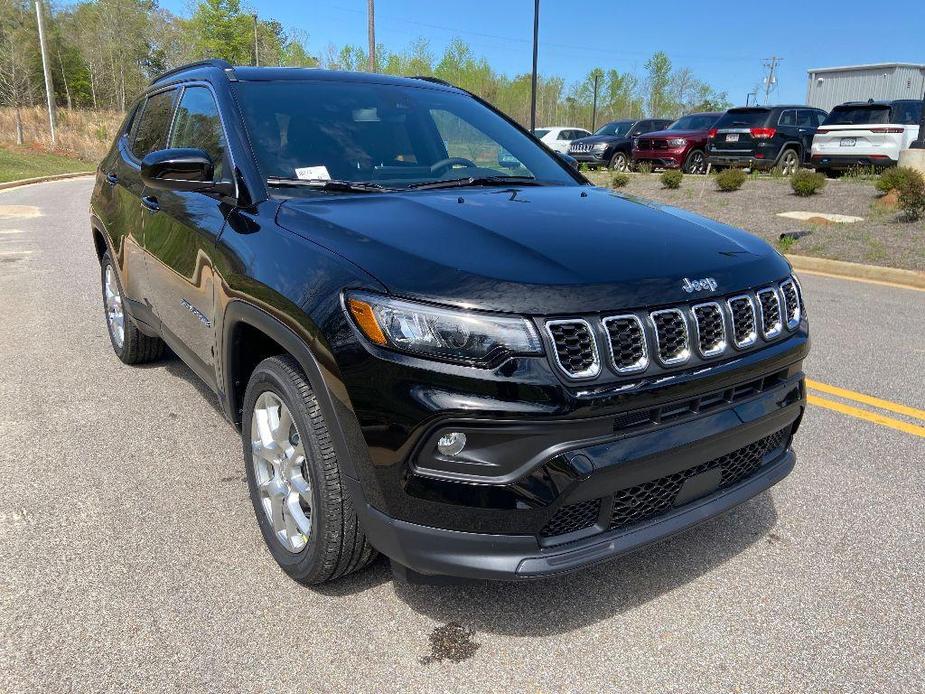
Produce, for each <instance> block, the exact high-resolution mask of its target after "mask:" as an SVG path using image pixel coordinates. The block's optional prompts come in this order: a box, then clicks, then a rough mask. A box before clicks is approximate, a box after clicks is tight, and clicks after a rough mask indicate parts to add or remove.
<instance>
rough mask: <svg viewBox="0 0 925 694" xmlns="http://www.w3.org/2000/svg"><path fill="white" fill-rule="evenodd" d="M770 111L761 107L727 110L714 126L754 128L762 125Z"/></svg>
mask: <svg viewBox="0 0 925 694" xmlns="http://www.w3.org/2000/svg"><path fill="white" fill-rule="evenodd" d="M768 113H770V111H768V110H767V109H764V108H759V109H748V110H745V109H741V110H735V111H726V113H725V114H724V115H723V116H722V117H720V119H719V120H718V121H716V124H715V125H714V127H716V128H754V127H761V126H762V125H764V122H765V121H766V120H767V118H768Z"/></svg>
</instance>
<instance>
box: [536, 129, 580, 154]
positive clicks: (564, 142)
mask: <svg viewBox="0 0 925 694" xmlns="http://www.w3.org/2000/svg"><path fill="white" fill-rule="evenodd" d="M533 134H534V135H535V136H536V137H537V139H538V140H539V141H540V142H542V143H543V144H544V145H546V146H547V147H549V149H551V150H553V151H554V152H562V154H568V146H569V144H570V143H571V142H572V140H577V139H578V138H579V137H588V135H590V134H591V133H590V132H588V131H587V130H585V129H584V128H574V127H570V126H567V125H565V126H559V125H557V126H555V127H549V128H537V129H536V130H534V131H533Z"/></svg>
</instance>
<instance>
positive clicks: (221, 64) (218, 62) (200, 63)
mask: <svg viewBox="0 0 925 694" xmlns="http://www.w3.org/2000/svg"><path fill="white" fill-rule="evenodd" d="M196 67H217V68H219V69H220V70H225V71H226V72H227V71H229V70H234V66H233V65H232V64H231V63H229V62H228V61H227V60H222V59H221V58H209V59H208V60H197V61H196V62H195V63H187V64H186V65H180V66H179V67H175V68H173V69H172V70H167V71H166V72H162V73H161V74H159V75H158V76H157V77H155V78H154V79H153V80H151V82H150V84H149V85H148V86H151V85H152V84H157V83H158V82H160V81H161V80H162V79H164V78H166V77H170V76H171V75H176V74H177V73H180V72H184V71H185V70H191V69H192V68H196ZM229 74H231V75H233V74H234V73H233V72H232V73H229Z"/></svg>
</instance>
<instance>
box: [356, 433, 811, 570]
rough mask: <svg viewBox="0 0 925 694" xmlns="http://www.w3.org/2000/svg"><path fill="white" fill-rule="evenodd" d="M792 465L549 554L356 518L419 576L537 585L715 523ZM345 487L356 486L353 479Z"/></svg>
mask: <svg viewBox="0 0 925 694" xmlns="http://www.w3.org/2000/svg"><path fill="white" fill-rule="evenodd" d="M795 462H796V454H795V453H794V452H793V450H792V449H787V450H786V451H785V452H784V453H783V454H782V455H781V456H780V457H779V458H778V459H777V460H776V461H774V462H772V463H769V464H767V465H765V466H764V467H763V468H762V469H761V470H760V471H758V472H757V473H756V474H755V475H753V476H752V477H750V478H748V479H747V480H745V481H743V482H741V483H740V484H738V485H736V486H734V487H730V488H727V489H724V490H721V491H718V492H716V493H714V494H711V495H710V496H708V497H705V498H703V499H700V500H698V501H695V502H692V503H691V504H688V505H686V506H684V507H681V508H679V509H677V510H676V511H674V512H672V513H670V514H669V515H666V516H661V517H660V518H658V519H654V520H652V521H650V522H647V523H642V524H640V525H638V526H635V527H632V528H630V529H627V530H616V531H611V532H606V533H602V534H600V535H595V536H593V537H590V538H587V539H586V540H583V541H579V542H574V543H571V544H568V545H565V546H559V547H552V548H548V549H542V548H540V546H539V544H538V543H537V540H536V538H535V537H534V536H532V535H490V534H483V533H467V532H461V531H456V530H442V529H439V528H430V527H426V526H422V525H416V524H414V523H409V522H407V521H402V520H397V519H394V518H390V517H389V516H386V515H385V514H383V513H381V512H380V511H378V510H376V509H374V508H372V507H371V506H369V505H363V506H361V507H360V508H358V511H359V515H360V520H361V522H362V524H363V527H364V529H365V530H366V533H367V536H368V538H369V541H370V542H371V543H372V545H373V546H374V547H375V548H376V549H378V550H379V551H380V552H382V553H383V554H385V555H386V556H388V557H389V558H390V559H392V561H393V562H397V563H399V564H401V565H403V566H406V567H408V568H410V569H412V570H413V571H415V572H417V573H420V574H425V575H436V576H440V575H447V576H459V577H464V578H472V579H494V580H516V579H521V578H538V577H543V576H552V575H555V574H560V573H566V572H568V571H574V570H576V569H580V568H583V567H586V566H590V565H593V564H597V563H600V562H603V561H607V560H609V559H614V558H616V557H619V556H620V555H622V554H626V553H627V552H630V551H632V550H635V549H637V548H639V547H642V546H643V545H647V544H649V543H652V542H656V541H658V540H661V539H663V538H666V537H669V536H670V535H674V534H675V533H678V532H680V531H682V530H685V529H687V528H690V527H691V526H694V525H696V524H698V523H701V522H703V521H705V520H707V519H709V518H712V517H714V516H717V515H719V514H721V513H723V512H725V511H727V510H729V509H730V508H732V507H734V506H737V505H738V504H741V503H742V502H744V501H747V500H748V499H750V498H752V497H753V496H755V495H757V494H760V493H761V492H763V491H764V490H766V489H768V488H769V487H771V486H773V485H774V484H776V483H777V482H779V481H780V480H782V479H783V478H784V477H786V476H787V475H788V474H789V473H790V471H791V470H792V469H793V466H794V464H795ZM346 481H347V482H348V483H349V484H352V485H356V484H358V483H357V482H355V481H353V480H350V479H347V480H346ZM354 491H358V490H354ZM354 498H356V497H354Z"/></svg>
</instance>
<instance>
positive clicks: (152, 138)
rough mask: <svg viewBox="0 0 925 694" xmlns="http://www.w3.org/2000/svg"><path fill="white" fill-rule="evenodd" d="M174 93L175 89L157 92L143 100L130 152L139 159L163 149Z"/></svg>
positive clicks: (175, 92)
mask: <svg viewBox="0 0 925 694" xmlns="http://www.w3.org/2000/svg"><path fill="white" fill-rule="evenodd" d="M176 94H177V90H176V89H171V90H169V91H166V92H159V93H157V94H155V95H154V96H149V97H148V100H147V101H146V102H145V107H144V110H143V111H142V112H141V122H140V123H139V124H138V131H137V133H136V134H135V141H134V142H133V143H132V154H134V155H135V156H136V157H138V158H139V159H143V158H144V156H145V155H146V154H147V153H148V152H153V151H155V150H158V149H164V147H165V145H166V141H167V128H169V127H170V116H171V114H172V113H173V100H174V97H176Z"/></svg>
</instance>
